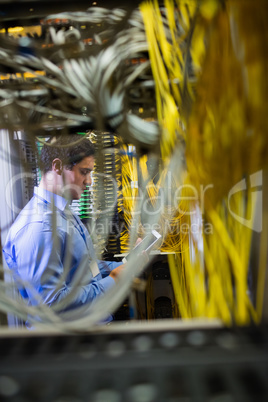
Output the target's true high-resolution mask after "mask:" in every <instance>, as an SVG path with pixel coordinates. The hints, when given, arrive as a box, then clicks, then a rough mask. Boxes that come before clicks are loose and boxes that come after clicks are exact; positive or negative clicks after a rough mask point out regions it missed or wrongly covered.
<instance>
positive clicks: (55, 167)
mask: <svg viewBox="0 0 268 402" xmlns="http://www.w3.org/2000/svg"><path fill="white" fill-rule="evenodd" d="M52 171H53V172H56V173H57V174H58V175H61V174H62V161H61V159H59V158H55V159H54V160H53V161H52Z"/></svg>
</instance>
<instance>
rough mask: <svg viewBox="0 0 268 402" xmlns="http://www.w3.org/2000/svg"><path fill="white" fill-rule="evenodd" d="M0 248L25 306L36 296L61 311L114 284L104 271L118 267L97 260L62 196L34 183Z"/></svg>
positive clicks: (79, 304) (36, 301)
mask: <svg viewBox="0 0 268 402" xmlns="http://www.w3.org/2000/svg"><path fill="white" fill-rule="evenodd" d="M3 252H4V256H5V259H6V262H7V265H8V266H9V268H10V269H11V270H12V272H13V277H14V279H15V281H16V283H17V285H18V289H19V291H20V293H21V295H22V296H23V298H24V299H26V300H27V302H28V304H29V305H33V306H34V305H36V304H37V303H38V300H37V297H36V294H38V295H40V296H41V298H42V300H43V302H44V303H46V304H48V305H50V306H51V305H55V304H58V305H59V307H60V308H59V309H60V310H65V311H66V310H68V309H72V308H75V307H77V306H81V305H84V304H85V303H93V302H94V301H95V300H96V299H97V298H98V297H99V296H100V295H101V294H103V293H105V292H106V291H108V290H109V289H110V288H111V287H112V286H113V285H114V283H115V282H114V280H113V278H112V277H110V276H109V274H110V272H111V270H113V269H114V268H116V267H117V266H119V265H121V263H117V262H107V261H99V260H97V259H96V255H95V252H94V247H93V243H92V240H91V237H90V235H89V233H88V231H87V229H86V227H85V226H84V225H83V223H82V222H81V220H80V219H79V217H78V216H77V215H75V214H74V213H73V212H71V211H70V209H69V206H68V202H67V200H66V199H64V198H63V197H60V196H58V195H56V194H54V193H51V192H50V191H47V190H44V189H42V188H40V187H38V188H37V187H35V189H34V196H33V198H32V199H31V200H30V201H29V202H28V204H27V205H26V206H25V207H24V209H23V210H22V211H21V212H20V214H19V216H18V217H17V219H16V220H15V222H14V224H13V225H12V227H11V229H10V231H9V233H8V236H7V240H6V244H5V247H4V249H3ZM21 281H22V282H23V285H21V284H20V282H21ZM81 281H82V283H81ZM77 284H78V286H77ZM66 297H68V299H70V300H68V305H66V303H65V302H64V299H65V298H66ZM109 320H110V319H108V321H109Z"/></svg>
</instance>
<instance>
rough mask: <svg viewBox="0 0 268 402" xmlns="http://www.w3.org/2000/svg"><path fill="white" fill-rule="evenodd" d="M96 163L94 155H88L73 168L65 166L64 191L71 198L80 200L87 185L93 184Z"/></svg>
mask: <svg viewBox="0 0 268 402" xmlns="http://www.w3.org/2000/svg"><path fill="white" fill-rule="evenodd" d="M94 163H95V159H94V156H87V157H85V158H84V159H83V160H82V161H81V162H78V163H77V164H76V165H74V166H73V167H72V170H68V169H66V168H65V167H64V168H63V181H64V193H65V195H67V197H68V198H69V199H71V200H78V199H79V198H80V197H81V194H82V193H83V192H84V191H85V189H86V187H87V186H90V185H91V183H92V180H91V172H92V170H93V168H94Z"/></svg>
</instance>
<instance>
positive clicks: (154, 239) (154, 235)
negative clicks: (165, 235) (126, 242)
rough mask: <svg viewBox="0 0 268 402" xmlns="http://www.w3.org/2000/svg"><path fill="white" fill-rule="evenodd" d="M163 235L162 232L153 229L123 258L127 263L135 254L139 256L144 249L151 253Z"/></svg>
mask: <svg viewBox="0 0 268 402" xmlns="http://www.w3.org/2000/svg"><path fill="white" fill-rule="evenodd" d="M161 237H162V236H161V234H160V233H158V232H157V231H156V230H152V232H151V233H149V234H148V235H147V236H145V237H144V239H142V241H141V242H140V243H139V244H137V246H136V247H134V248H133V250H131V251H130V253H129V254H128V255H126V256H125V257H124V258H123V263H126V262H127V261H128V260H129V259H130V258H132V257H133V256H136V257H137V256H139V255H140V254H141V253H142V252H143V251H146V252H147V253H149V252H150V251H151V250H152V249H153V248H154V247H155V246H156V244H157V243H158V241H159V240H160V239H161Z"/></svg>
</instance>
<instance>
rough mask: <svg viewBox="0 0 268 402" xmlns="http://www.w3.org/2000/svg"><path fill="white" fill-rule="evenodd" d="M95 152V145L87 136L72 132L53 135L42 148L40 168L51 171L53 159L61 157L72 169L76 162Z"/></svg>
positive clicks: (66, 166) (45, 171)
mask: <svg viewBox="0 0 268 402" xmlns="http://www.w3.org/2000/svg"><path fill="white" fill-rule="evenodd" d="M94 154H95V150H94V145H93V144H92V142H91V141H90V140H89V139H88V137H86V136H82V135H80V134H71V135H63V136H58V137H52V138H50V139H49V140H48V141H47V142H46V143H45V144H44V146H43V148H42V150H41V155H40V165H41V166H40V168H41V170H42V172H43V173H47V172H49V171H51V168H52V162H53V160H54V159H56V158H59V159H60V160H61V161H62V163H63V166H64V167H65V168H66V169H68V170H72V167H73V166H74V165H75V164H76V163H79V162H81V161H82V160H83V159H84V158H86V157H87V156H93V155H94Z"/></svg>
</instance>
